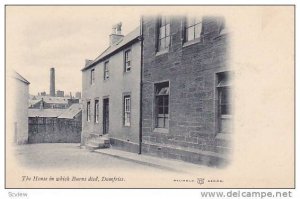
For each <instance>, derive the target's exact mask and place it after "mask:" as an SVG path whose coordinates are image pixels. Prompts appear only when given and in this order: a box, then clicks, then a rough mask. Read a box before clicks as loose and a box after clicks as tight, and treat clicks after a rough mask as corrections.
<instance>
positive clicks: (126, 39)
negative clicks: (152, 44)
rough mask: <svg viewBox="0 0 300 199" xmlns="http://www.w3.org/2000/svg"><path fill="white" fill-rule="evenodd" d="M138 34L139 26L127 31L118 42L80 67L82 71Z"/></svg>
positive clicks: (135, 37)
mask: <svg viewBox="0 0 300 199" xmlns="http://www.w3.org/2000/svg"><path fill="white" fill-rule="evenodd" d="M139 36H140V27H137V28H136V29H134V30H133V31H132V32H130V33H128V34H127V35H126V36H125V37H123V38H121V39H120V40H119V41H118V42H116V43H115V44H113V45H112V46H110V47H108V48H107V49H106V50H105V51H104V52H102V53H101V54H100V55H99V56H98V57H97V58H96V59H95V60H93V61H91V62H88V63H87V65H86V66H85V67H84V68H83V69H81V70H82V71H84V70H86V69H88V68H90V67H92V66H93V65H95V64H96V63H98V62H99V61H101V60H103V59H105V58H106V57H107V56H109V55H111V54H113V53H115V52H117V51H118V50H120V49H121V48H122V47H124V46H126V45H127V44H128V43H130V42H131V41H133V40H135V39H137V38H138V37H139Z"/></svg>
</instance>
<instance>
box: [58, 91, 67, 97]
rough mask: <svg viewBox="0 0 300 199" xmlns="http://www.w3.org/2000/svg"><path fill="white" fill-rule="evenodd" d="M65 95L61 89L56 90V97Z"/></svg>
mask: <svg viewBox="0 0 300 199" xmlns="http://www.w3.org/2000/svg"><path fill="white" fill-rule="evenodd" d="M64 96H65V92H64V91H61V90H57V91H56V97H64Z"/></svg>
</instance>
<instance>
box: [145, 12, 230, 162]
mask: <svg viewBox="0 0 300 199" xmlns="http://www.w3.org/2000/svg"><path fill="white" fill-rule="evenodd" d="M142 21H143V22H142V30H143V31H142V36H143V57H142V58H143V76H142V83H143V84H142V85H143V86H142V153H144V154H150V155H155V156H159V157H164V158H173V159H180V160H183V161H188V162H193V163H200V164H206V165H210V166H211V165H221V164H226V162H227V160H226V156H227V154H228V151H230V145H229V140H230V139H229V137H230V132H231V128H230V120H231V117H232V116H231V115H232V114H231V109H230V99H229V96H230V95H229V93H230V90H231V83H230V82H231V81H230V76H231V72H230V68H229V65H228V53H227V52H228V35H227V33H226V29H225V21H224V19H223V18H221V17H180V16H178V17H168V16H160V17H152V16H147V17H143V20H142Z"/></svg>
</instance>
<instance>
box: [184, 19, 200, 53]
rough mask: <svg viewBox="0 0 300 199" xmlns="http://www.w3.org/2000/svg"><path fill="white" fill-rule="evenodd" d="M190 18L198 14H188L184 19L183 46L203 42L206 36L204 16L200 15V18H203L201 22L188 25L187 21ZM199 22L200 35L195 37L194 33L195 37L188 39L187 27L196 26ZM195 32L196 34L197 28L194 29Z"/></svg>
mask: <svg viewBox="0 0 300 199" xmlns="http://www.w3.org/2000/svg"><path fill="white" fill-rule="evenodd" d="M190 18H196V16H193V17H191V16H190V17H189V16H186V17H184V18H183V20H182V41H183V42H182V44H183V47H186V46H190V45H193V44H196V43H200V42H203V39H204V37H203V34H204V31H203V30H204V29H203V16H201V17H200V16H199V17H198V18H201V20H200V22H199V23H197V24H194V25H191V26H189V27H187V21H188V20H189V19H190ZM198 24H201V31H200V35H199V37H195V35H194V39H192V40H188V39H187V28H191V27H194V28H195V26H196V25H198ZM194 34H195V29H194Z"/></svg>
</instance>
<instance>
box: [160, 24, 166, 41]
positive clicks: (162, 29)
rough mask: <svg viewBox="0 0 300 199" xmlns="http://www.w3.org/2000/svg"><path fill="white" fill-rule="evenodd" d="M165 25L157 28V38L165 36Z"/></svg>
mask: <svg viewBox="0 0 300 199" xmlns="http://www.w3.org/2000/svg"><path fill="white" fill-rule="evenodd" d="M165 30H166V29H165V26H163V27H161V28H160V29H159V38H160V39H161V38H164V37H165V36H166V32H165Z"/></svg>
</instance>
